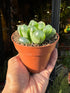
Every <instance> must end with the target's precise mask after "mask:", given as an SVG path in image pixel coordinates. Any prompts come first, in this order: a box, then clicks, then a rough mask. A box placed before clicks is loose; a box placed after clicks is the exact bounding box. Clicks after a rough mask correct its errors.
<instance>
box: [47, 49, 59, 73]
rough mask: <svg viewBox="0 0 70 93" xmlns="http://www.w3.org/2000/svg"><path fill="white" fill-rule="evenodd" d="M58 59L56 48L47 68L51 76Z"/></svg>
mask: <svg viewBox="0 0 70 93" xmlns="http://www.w3.org/2000/svg"><path fill="white" fill-rule="evenodd" d="M57 58H58V52H57V49H56V48H55V49H54V51H53V52H52V54H51V57H50V60H49V63H48V65H47V68H46V70H47V71H48V72H49V73H50V74H51V72H52V70H53V69H54V67H55V64H56V61H57Z"/></svg>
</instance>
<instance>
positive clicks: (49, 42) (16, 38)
mask: <svg viewBox="0 0 70 93" xmlns="http://www.w3.org/2000/svg"><path fill="white" fill-rule="evenodd" d="M20 37H21V36H20V35H19V33H18V31H15V32H14V35H13V40H14V41H15V42H16V43H18V44H21V45H24V46H32V47H36V46H45V45H47V44H52V43H54V42H55V41H56V40H57V38H58V36H57V35H56V34H55V35H54V37H52V38H51V39H50V40H45V41H44V42H43V43H42V44H34V43H31V44H23V43H20V42H19V40H18V39H19V38H20Z"/></svg>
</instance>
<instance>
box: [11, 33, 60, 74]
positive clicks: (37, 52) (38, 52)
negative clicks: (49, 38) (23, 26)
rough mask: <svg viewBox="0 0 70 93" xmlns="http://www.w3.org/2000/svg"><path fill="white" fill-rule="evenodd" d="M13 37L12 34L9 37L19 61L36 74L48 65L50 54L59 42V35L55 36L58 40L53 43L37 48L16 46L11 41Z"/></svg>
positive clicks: (16, 44)
mask: <svg viewBox="0 0 70 93" xmlns="http://www.w3.org/2000/svg"><path fill="white" fill-rule="evenodd" d="M13 35H14V33H13V34H12V36H11V39H12V42H13V43H14V46H15V48H16V50H17V51H18V53H19V56H20V59H21V60H22V62H23V63H24V64H25V66H26V67H27V68H28V69H29V71H30V72H32V73H37V72H40V71H42V70H44V69H45V67H46V66H47V64H48V61H49V59H50V56H51V53H52V51H53V50H54V48H55V46H56V44H57V42H58V40H59V35H58V34H57V36H58V39H57V40H56V41H55V42H54V43H52V44H47V45H45V46H37V47H32V46H24V45H21V44H18V43H16V42H15V41H14V40H13Z"/></svg>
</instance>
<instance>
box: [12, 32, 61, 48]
mask: <svg viewBox="0 0 70 93" xmlns="http://www.w3.org/2000/svg"><path fill="white" fill-rule="evenodd" d="M14 33H15V32H13V33H12V35H11V40H12V42H13V43H16V42H15V41H14V40H13V35H14ZM56 34H57V36H58V38H57V40H56V41H55V42H53V43H51V44H46V45H43V46H25V45H22V44H18V43H16V44H17V45H20V46H24V47H30V48H43V47H47V46H48V47H49V46H51V45H53V44H55V43H57V42H58V41H59V38H60V37H59V34H58V33H57V32H56Z"/></svg>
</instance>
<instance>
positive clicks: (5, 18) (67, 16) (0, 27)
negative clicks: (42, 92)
mask: <svg viewBox="0 0 70 93" xmlns="http://www.w3.org/2000/svg"><path fill="white" fill-rule="evenodd" d="M53 1H55V0H37V1H36V0H0V89H1V90H2V88H3V87H4V84H5V78H6V71H7V63H8V59H9V58H11V57H12V56H14V55H16V54H17V51H16V50H15V48H14V46H13V43H12V41H11V34H12V33H13V32H14V31H15V30H16V29H17V26H16V25H18V24H21V23H25V24H28V23H29V21H30V20H31V19H34V20H36V21H40V20H42V21H44V22H45V23H46V24H52V2H53ZM54 7H55V8H57V7H56V6H55V5H54ZM59 9H60V15H59V18H60V21H59V27H58V28H59V29H58V30H59V31H58V32H59V35H60V40H59V43H58V53H59V54H58V60H57V67H56V76H57V75H58V74H59V73H60V71H61V70H62V69H64V68H65V69H66V70H63V71H67V72H65V74H63V75H67V74H68V72H69V71H70V2H69V0H61V3H60V8H59ZM55 12H56V11H55ZM59 18H58V19H59ZM55 21H56V20H55ZM62 73H64V72H62ZM66 79H67V78H66ZM66 79H65V80H66ZM65 82H66V81H65ZM52 86H53V85H52ZM59 86H60V85H59ZM50 90H51V89H50ZM48 93H56V92H54V91H53V92H51V91H50V92H48ZM57 93H59V92H58V91H57ZM61 93H70V92H61Z"/></svg>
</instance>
